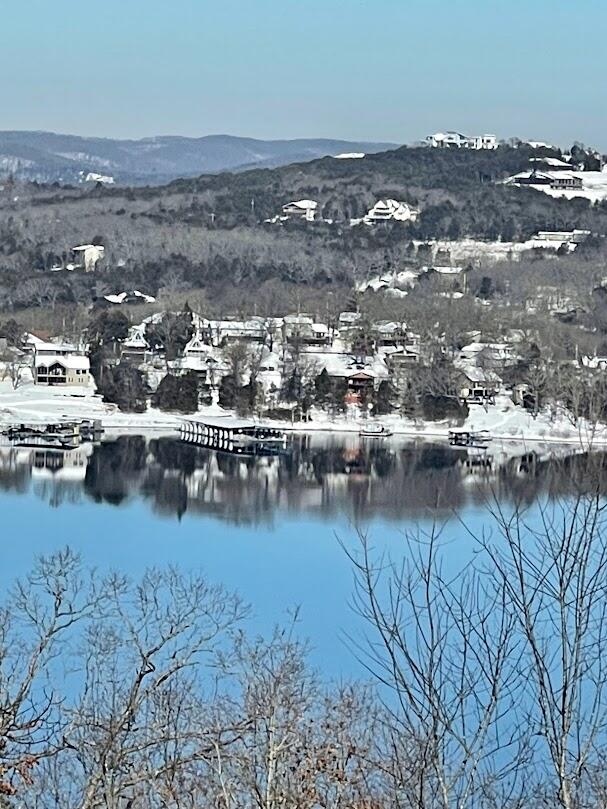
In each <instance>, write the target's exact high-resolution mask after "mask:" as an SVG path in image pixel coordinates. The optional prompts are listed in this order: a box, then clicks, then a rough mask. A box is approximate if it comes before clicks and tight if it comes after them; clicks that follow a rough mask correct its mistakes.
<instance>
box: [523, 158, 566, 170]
mask: <svg viewBox="0 0 607 809" xmlns="http://www.w3.org/2000/svg"><path fill="white" fill-rule="evenodd" d="M529 162H530V163H532V164H533V167H534V168H539V169H547V170H548V171H571V169H572V168H573V166H572V165H571V163H568V162H567V161H566V160H561V159H560V158H559V157H532V158H531V159H530V160H529Z"/></svg>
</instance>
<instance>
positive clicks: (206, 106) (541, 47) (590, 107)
mask: <svg viewBox="0 0 607 809" xmlns="http://www.w3.org/2000/svg"><path fill="white" fill-rule="evenodd" d="M605 30H607V4H605V3H604V2H602V0H584V2H582V3H580V4H578V5H577V6H575V7H574V6H572V5H571V3H569V2H566V0H535V2H534V3H532V4H529V3H526V2H524V0H511V1H510V2H508V3H507V4H506V3H503V2H498V1H497V0H494V1H493V2H487V1H485V2H481V0H466V2H459V3H454V2H447V0H424V2H420V1H419V0H411V1H410V2H403V1H402V0H385V2H384V4H383V5H381V6H378V5H375V4H370V3H367V2H364V0H350V2H348V3H347V4H345V3H343V2H339V0H308V2H307V3H306V4H298V3H282V4H277V3H276V2H275V0H257V2H256V3H255V4H251V3H246V2H244V0H225V2H223V3H222V4H211V3H209V2H206V0H177V1H176V2H174V3H171V4H167V3H164V2H162V0H146V2H143V0H131V1H130V2H129V3H128V4H125V3H123V2H119V0H106V3H104V4H103V6H100V5H98V4H95V5H94V6H93V5H92V4H82V3H79V2H76V0H57V2H55V3H52V4H49V3H48V2H47V0H29V2H28V3H17V2H16V1H15V0H7V2H6V3H5V4H4V17H3V26H2V30H1V31H0V68H1V69H2V70H3V72H4V74H5V76H8V75H10V76H11V80H10V82H5V85H6V86H5V87H4V93H3V101H4V104H3V118H2V122H1V125H2V130H4V131H6V130H27V131H31V130H36V131H51V132H56V133H60V134H64V133H65V134H74V135H82V136H88V137H107V138H120V139H140V138H144V137H154V136H158V135H160V134H168V135H175V136H183V137H203V136H205V135H209V134H215V133H227V134H231V135H235V136H238V137H253V138H261V139H271V140H292V139H296V138H330V139H342V140H359V141H385V142H391V143H410V142H413V141H416V140H421V139H423V138H424V137H425V135H427V134H428V133H430V132H433V131H436V130H445V129H453V130H458V131H462V132H465V133H471V134H474V133H481V132H491V133H495V134H496V135H497V136H498V137H500V138H509V137H512V136H518V137H521V138H532V139H538V140H547V141H550V142H554V143H556V144H559V145H569V144H570V143H571V142H573V140H580V141H584V142H586V143H589V144H591V145H594V146H597V147H599V148H602V149H607V134H606V131H607V91H606V90H605V88H604V86H603V84H602V83H600V82H599V81H598V80H597V77H600V75H603V74H604V72H605V61H606V60H605V55H604V54H605V49H604V31H605ZM241 133H242V134H241Z"/></svg>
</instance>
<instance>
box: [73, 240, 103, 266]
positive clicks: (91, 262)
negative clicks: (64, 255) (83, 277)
mask: <svg viewBox="0 0 607 809" xmlns="http://www.w3.org/2000/svg"><path fill="white" fill-rule="evenodd" d="M72 252H73V253H76V254H77V256H78V258H79V259H80V261H81V262H82V265H83V266H84V271H85V272H93V270H94V269H95V267H96V266H97V262H98V261H100V260H101V259H102V258H103V255H104V253H105V247H103V245H101V244H79V245H78V246H77V247H72Z"/></svg>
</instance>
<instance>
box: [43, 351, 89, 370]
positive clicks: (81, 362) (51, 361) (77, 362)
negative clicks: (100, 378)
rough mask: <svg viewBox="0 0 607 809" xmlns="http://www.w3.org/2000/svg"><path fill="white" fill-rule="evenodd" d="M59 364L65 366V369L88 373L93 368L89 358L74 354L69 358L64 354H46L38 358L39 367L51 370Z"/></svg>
mask: <svg viewBox="0 0 607 809" xmlns="http://www.w3.org/2000/svg"><path fill="white" fill-rule="evenodd" d="M57 363H59V364H60V365H63V366H64V368H70V369H72V370H81V371H88V370H90V367H91V363H90V361H89V358H88V357H81V356H78V355H74V354H72V355H69V356H67V357H66V356H64V355H62V354H44V355H43V356H41V357H36V366H37V367H40V366H43V367H45V368H50V367H51V366H52V365H55V364H57Z"/></svg>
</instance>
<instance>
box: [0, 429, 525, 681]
mask: <svg viewBox="0 0 607 809" xmlns="http://www.w3.org/2000/svg"><path fill="white" fill-rule="evenodd" d="M167 449H171V447H169V446H168V445H167V446H165V447H164V449H163V451H162V453H161V452H159V451H158V448H157V447H156V448H155V449H154V451H153V452H150V448H149V446H145V445H144V456H143V457H144V460H143V462H140V461H137V462H133V452H132V451H131V450H132V447H129V453H128V461H125V453H123V452H122V453H121V454H120V456H119V457H118V458H114V456H113V455H112V454H111V448H108V447H107V446H106V449H105V450H104V452H105V455H100V454H99V453H98V451H97V450H95V453H97V454H94V455H93V457H91V458H88V459H87V461H86V464H85V465H86V477H85V478H84V479H83V480H75V479H69V478H70V476H69V475H68V481H67V482H66V481H65V480H64V479H63V478H62V476H61V474H60V473H57V472H56V471H53V472H49V471H48V470H47V469H44V468H43V469H42V471H43V472H44V475H43V477H42V478H40V477H39V476H37V475H36V470H34V473H33V474H32V472H31V468H30V467H29V466H28V463H31V462H32V459H31V458H30V459H29V461H27V459H26V460H25V461H24V460H23V458H21V459H20V461H19V462H18V463H15V462H11V463H7V462H5V465H4V469H5V471H4V476H3V478H2V481H1V483H2V487H3V489H4V490H3V491H0V508H1V509H2V536H3V552H2V564H1V567H0V585H2V587H4V588H5V587H7V586H8V585H9V584H10V581H11V580H12V579H14V578H15V576H20V575H23V574H25V573H26V572H27V571H28V569H29V568H30V567H31V565H32V562H33V560H34V558H35V557H36V556H37V555H39V554H47V553H50V552H52V551H54V550H57V549H59V548H61V547H64V546H65V545H69V546H71V547H72V548H75V549H77V550H78V551H79V552H80V553H81V555H82V557H83V559H84V560H85V562H86V563H87V564H90V565H92V566H97V567H99V568H101V569H107V568H110V567H111V568H116V569H118V570H120V571H123V572H127V573H129V574H132V575H133V576H137V575H138V574H139V573H141V572H142V571H143V570H144V569H145V568H146V567H149V566H162V565H167V564H175V565H178V566H180V567H182V568H185V569H197V570H202V571H203V572H204V573H205V574H206V575H208V577H209V578H210V579H212V580H213V581H215V582H218V583H222V584H223V585H224V586H226V587H227V588H229V589H232V590H236V591H238V593H239V594H240V595H241V596H242V597H243V598H244V599H245V601H247V602H248V603H250V605H251V608H252V615H251V618H250V619H249V620H248V627H249V629H250V630H252V631H259V632H262V633H267V632H269V630H270V629H271V628H272V627H273V625H274V624H276V623H283V622H285V621H286V620H288V614H289V611H290V610H292V609H294V608H295V607H299V608H300V633H301V634H302V635H303V636H306V637H308V638H309V639H310V640H311V644H312V662H313V663H314V664H316V665H318V666H319V667H321V668H322V669H323V671H324V673H325V674H326V675H328V676H334V677H338V676H350V675H358V674H362V672H363V670H362V668H361V666H360V664H359V663H358V662H357V661H356V659H355V657H354V655H353V653H352V652H351V651H350V649H349V647H348V644H347V642H346V640H345V637H344V636H345V635H346V634H353V635H358V634H360V631H361V625H360V622H359V619H357V618H356V616H355V615H354V613H353V612H352V610H351V608H350V606H349V604H350V600H351V595H352V584H353V574H352V570H351V565H350V562H349V561H348V559H347V557H346V554H345V552H344V549H343V548H342V547H341V546H340V543H339V541H338V538H337V537H339V538H340V539H341V540H342V541H343V542H344V543H345V544H346V545H347V546H349V547H353V546H354V543H355V542H356V532H355V527H356V526H357V525H358V526H361V527H363V528H365V529H366V530H368V531H369V533H370V536H371V538H372V543H373V544H374V545H375V546H376V548H377V549H378V551H382V550H387V551H389V552H390V553H391V554H393V555H394V556H396V557H398V556H399V555H400V554H402V553H403V550H404V543H403V531H405V530H408V529H412V528H414V527H415V526H416V525H417V524H418V523H420V522H421V523H422V524H424V523H426V524H427V523H428V522H429V521H430V519H431V517H432V515H433V514H437V513H438V515H439V520H440V521H441V522H446V528H445V533H444V538H445V539H446V540H448V546H447V551H446V553H447V557H448V558H450V559H452V560H461V559H462V558H465V557H468V556H469V554H470V552H471V549H472V545H473V541H472V539H471V538H470V536H469V535H468V534H467V532H466V530H465V529H464V528H463V527H462V525H461V523H460V522H459V520H460V519H463V520H464V521H465V522H466V524H467V525H468V526H469V527H470V528H471V529H472V530H476V531H478V530H480V529H481V528H482V526H483V525H485V524H486V523H487V517H486V513H485V512H484V511H483V509H482V506H481V502H482V500H483V498H484V497H486V496H487V486H491V487H494V486H495V485H496V479H495V478H492V479H491V480H487V479H485V480H484V481H480V482H479V481H477V479H476V478H474V477H472V478H466V475H465V473H464V472H463V471H462V469H460V468H459V467H454V466H453V463H452V458H451V456H445V457H447V460H446V461H445V460H444V458H443V456H442V455H441V456H436V455H433V456H431V457H432V458H433V459H434V460H433V462H432V463H428V458H427V456H426V455H425V454H424V453H425V452H426V450H425V449H424V450H423V451H421V454H420V450H419V448H415V449H414V450H411V449H410V448H409V447H401V448H399V447H395V448H394V449H389V451H387V452H386V453H384V454H382V455H381V458H380V459H379V461H378V458H377V457H376V456H375V455H373V454H372V455H371V456H369V455H368V451H367V455H364V453H363V455H362V456H361V454H360V453H359V455H358V456H356V447H353V445H352V443H351V441H350V443H349V444H348V443H345V444H343V445H342V444H340V443H339V441H338V440H335V439H333V443H332V444H331V447H330V449H331V454H330V462H329V461H327V457H329V456H327V454H326V447H325V446H319V447H314V446H312V447H308V448H307V449H306V450H305V451H304V452H302V454H301V457H299V459H298V462H297V464H296V465H295V468H294V466H293V463H292V460H291V461H288V462H287V461H286V460H284V459H283V460H276V459H269V460H268V459H264V460H262V461H257V460H253V461H251V460H248V461H246V463H244V466H243V462H240V461H239V463H237V464H231V459H230V464H229V465H228V467H226V468H224V470H223V472H221V473H219V472H218V471H217V466H216V460H217V459H216V458H215V457H214V453H206V454H204V453H202V454H197V455H196V458H195V462H193V463H192V458H191V457H190V456H188V459H187V464H188V469H187V472H183V470H181V471H180V470H179V469H176V468H174V466H175V464H176V463H178V464H182V463H185V461H184V459H183V458H181V456H179V457H178V458H177V461H174V460H171V461H166V459H165V460H163V462H162V463H159V462H158V458H159V457H161V456H162V457H164V456H165V455H166V451H167ZM317 450H318V451H319V452H320V453H321V457H322V463H320V462H319V460H318V458H319V457H320V456H319V455H318V452H317ZM177 451H180V450H179V448H178V447H177ZM441 451H443V450H441ZM372 452H376V451H375V450H373V451H372ZM163 453H164V454H163ZM340 453H341V454H340ZM412 453H413V454H412ZM392 456H393V457H392ZM100 458H101V460H102V462H99V463H98V461H99V459H100ZM335 458H338V459H342V460H343V462H344V464H345V467H344V468H345V469H346V471H343V469H342V467H341V466H340V464H341V463H342V460H338V461H336V460H335ZM441 458H443V460H441ZM13 460H14V459H13ZM389 460H390V464H389V463H388V461H389ZM5 461H6V459H5ZM36 463H37V464H38V466H39V467H40V466H42V467H44V465H45V463H46V461H44V462H40V460H39V459H38V460H37V461H36ZM353 463H354V464H355V467H356V468H355V469H354V471H352V469H351V467H352V464H353ZM434 463H435V464H438V466H437V465H433V464H434ZM285 464H287V465H286V466H285ZM441 464H443V466H441ZM444 464H446V466H445V465H444ZM310 465H311V466H310ZM309 468H313V470H314V471H313V472H312V473H311V474H308V473H307V472H306V471H305V470H307V469H309ZM213 469H214V470H215V472H214V473H213V474H210V472H209V470H213ZM378 469H379V473H378ZM6 470H9V471H6ZM134 470H135V471H134ZM159 470H160V471H159ZM382 470H383V472H382ZM39 471H40V470H38V472H39ZM281 475H282V477H281ZM194 479H196V480H198V483H197V484H196V486H194V484H193V481H194ZM517 480H519V481H520V475H519V476H518V477H517ZM533 480H534V483H533V487H532V488H533V493H534V496H535V492H536V490H538V489H541V487H538V482H537V481H538V475H537V473H536V474H534V478H533ZM200 481H202V482H200ZM524 483H525V481H524V480H523V487H524ZM528 484H529V486H531V480H530V481H529V482H528ZM517 485H518V484H517ZM483 487H484V488H483ZM15 488H16V489H17V491H15ZM115 488H118V489H120V491H121V493H122V494H124V495H125V496H124V497H122V496H121V497H117V496H116V495H115V492H114V491H113V489H115ZM108 489H111V490H112V493H111V496H110V497H108ZM186 489H187V493H186V494H184V492H185V491H186ZM439 491H440V494H441V498H440V499H441V502H442V503H443V504H444V505H443V507H442V508H441V509H440V511H439V512H436V511H434V510H433V509H431V507H430V505H431V504H432V503H435V502H436V499H437V492H439ZM100 492H101V494H100ZM167 492H170V496H169V494H167ZM226 492H228V493H229V497H228V496H227V495H226ZM285 492H286V493H287V494H285ZM302 492H303V493H305V495H306V496H305V497H302V496H301V495H302ZM422 492H424V493H425V494H424V495H423V496H422V494H421V493H422ZM125 493H126V494H125ZM296 494H297V495H298V496H297V497H296V496H295V495H296ZM504 496H505V495H504ZM450 498H452V500H453V502H451V501H450ZM107 499H111V500H112V502H111V503H110V502H107V501H106V500H107ZM119 500H122V502H118V501H119ZM96 501H98V502H96ZM116 502H118V504H114V503H116ZM201 503H202V504H204V507H201ZM251 503H253V504H254V507H251ZM260 503H261V504H262V505H261V506H260V505H259V504H260ZM243 504H244V505H243ZM452 509H457V512H458V516H457V518H456V517H455V516H454V512H453V511H452Z"/></svg>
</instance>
